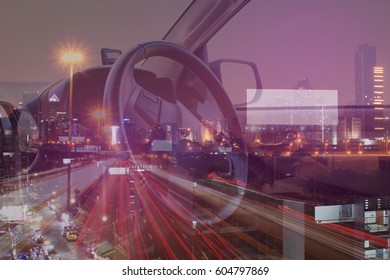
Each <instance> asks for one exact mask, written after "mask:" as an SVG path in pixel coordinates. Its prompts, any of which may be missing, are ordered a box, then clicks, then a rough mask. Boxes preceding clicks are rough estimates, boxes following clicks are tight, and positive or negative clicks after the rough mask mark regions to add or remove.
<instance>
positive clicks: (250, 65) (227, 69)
mask: <svg viewBox="0 0 390 280" xmlns="http://www.w3.org/2000/svg"><path fill="white" fill-rule="evenodd" d="M209 66H210V68H211V70H212V71H213V72H214V74H215V75H216V76H217V77H218V79H219V80H220V81H221V83H222V84H223V85H224V87H225V89H226V91H227V93H228V94H229V96H230V98H231V100H232V102H233V104H235V106H243V105H245V104H246V103H247V102H248V100H246V90H247V89H249V88H252V89H262V88H263V86H262V83H261V79H260V74H259V71H258V69H257V65H256V64H255V63H254V62H251V61H245V60H240V59H219V60H215V61H212V62H210V64H209Z"/></svg>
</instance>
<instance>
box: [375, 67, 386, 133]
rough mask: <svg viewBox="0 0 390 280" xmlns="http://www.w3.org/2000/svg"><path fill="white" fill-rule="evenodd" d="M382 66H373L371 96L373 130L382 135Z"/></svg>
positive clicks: (383, 128)
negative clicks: (372, 94) (372, 89)
mask: <svg viewBox="0 0 390 280" xmlns="http://www.w3.org/2000/svg"><path fill="white" fill-rule="evenodd" d="M383 76H384V75H383V67H380V66H376V67H374V97H373V105H374V113H373V114H374V130H375V131H376V132H378V134H381V136H382V137H384V135H383V131H384V130H385V127H384V119H385V118H384V114H383V109H384V106H383V103H384V97H383V85H384V83H383V78H384V77H383Z"/></svg>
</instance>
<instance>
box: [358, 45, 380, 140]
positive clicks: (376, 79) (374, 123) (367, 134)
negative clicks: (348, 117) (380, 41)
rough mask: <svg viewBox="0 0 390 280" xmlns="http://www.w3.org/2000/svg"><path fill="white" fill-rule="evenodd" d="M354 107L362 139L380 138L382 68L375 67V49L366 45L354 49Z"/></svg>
mask: <svg viewBox="0 0 390 280" xmlns="http://www.w3.org/2000/svg"><path fill="white" fill-rule="evenodd" d="M355 105H356V107H357V110H356V115H355V117H358V118H360V119H361V120H362V138H371V139H374V138H382V137H383V68H382V67H377V65H376V47H374V46H370V45H368V44H362V45H359V46H357V47H356V49H355ZM380 119H381V120H380ZM381 121H382V123H381V124H380V122H381Z"/></svg>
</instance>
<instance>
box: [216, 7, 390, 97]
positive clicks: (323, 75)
mask: <svg viewBox="0 0 390 280" xmlns="http://www.w3.org/2000/svg"><path fill="white" fill-rule="evenodd" d="M237 16H238V17H237V18H236V19H235V20H236V21H235V22H231V24H230V26H228V27H227V30H224V31H222V32H221V34H218V36H219V38H218V40H219V42H221V43H219V44H215V46H214V48H213V49H214V52H213V54H212V56H226V57H231V56H232V55H233V54H234V55H235V56H236V57H237V56H239V57H241V58H245V59H249V60H252V61H256V63H257V65H258V67H259V70H260V72H261V76H262V80H263V85H264V87H265V88H292V87H295V86H296V84H297V80H298V79H302V78H309V80H310V82H311V85H312V86H313V87H314V88H316V89H337V90H338V91H339V100H340V103H341V104H353V103H354V81H355V77H354V49H355V47H356V46H357V45H359V44H361V43H368V44H370V45H374V46H376V47H377V63H378V65H381V66H384V68H385V69H384V70H385V96H386V84H387V83H386V80H390V78H388V79H386V73H390V31H389V27H390V1H388V0H327V1H325V0H294V1H288V0H261V1H260V0H255V1H252V2H251V3H249V4H248V6H247V7H245V9H244V10H242V12H241V13H240V14H238V15H237ZM239 17H240V18H239ZM233 34H237V36H236V37H237V39H236V40H232V36H235V35H233ZM227 42H229V43H227ZM227 45H228V46H230V49H226V50H224V49H225V47H223V46H227ZM213 49H211V50H213ZM222 50H224V51H223V52H224V53H222ZM389 77H390V74H389ZM389 97H390V94H389V93H388V95H387V103H389V99H390V98H389Z"/></svg>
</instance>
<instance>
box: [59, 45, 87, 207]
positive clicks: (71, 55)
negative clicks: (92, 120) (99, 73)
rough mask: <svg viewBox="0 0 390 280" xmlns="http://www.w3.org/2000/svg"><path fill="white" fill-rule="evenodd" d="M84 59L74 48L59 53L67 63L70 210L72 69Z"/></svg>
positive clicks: (68, 199)
mask: <svg viewBox="0 0 390 280" xmlns="http://www.w3.org/2000/svg"><path fill="white" fill-rule="evenodd" d="M83 59H84V56H83V54H82V53H81V52H78V51H75V50H66V51H65V52H63V53H62V55H61V62H62V63H63V64H65V65H69V117H68V139H69V144H70V149H69V160H70V162H69V163H68V187H67V190H66V197H67V200H66V209H67V210H68V211H70V210H71V201H70V191H71V173H72V172H71V164H72V162H71V157H72V128H73V70H74V66H75V65H77V64H80V63H81V62H82V61H83Z"/></svg>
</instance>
